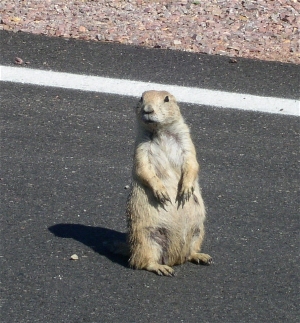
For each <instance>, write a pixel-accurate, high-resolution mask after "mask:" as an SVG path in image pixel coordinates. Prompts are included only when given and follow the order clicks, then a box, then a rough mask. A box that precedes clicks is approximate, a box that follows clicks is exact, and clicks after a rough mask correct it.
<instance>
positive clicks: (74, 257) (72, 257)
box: [70, 253, 78, 260]
mask: <svg viewBox="0 0 300 323" xmlns="http://www.w3.org/2000/svg"><path fill="white" fill-rule="evenodd" d="M70 259H71V260H78V256H77V255H76V254H75V253H74V255H72V256H71V257H70Z"/></svg>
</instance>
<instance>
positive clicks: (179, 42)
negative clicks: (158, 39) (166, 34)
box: [173, 39, 181, 45]
mask: <svg viewBox="0 0 300 323" xmlns="http://www.w3.org/2000/svg"><path fill="white" fill-rule="evenodd" d="M173 44H174V45H181V41H180V40H178V39H175V40H174V41H173Z"/></svg>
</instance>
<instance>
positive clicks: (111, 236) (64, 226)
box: [48, 223, 128, 267]
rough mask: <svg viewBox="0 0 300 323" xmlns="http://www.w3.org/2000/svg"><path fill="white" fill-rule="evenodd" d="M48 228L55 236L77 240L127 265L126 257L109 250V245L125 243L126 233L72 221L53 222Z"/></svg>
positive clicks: (122, 264) (114, 260) (112, 259)
mask: <svg viewBox="0 0 300 323" xmlns="http://www.w3.org/2000/svg"><path fill="white" fill-rule="evenodd" d="M48 229H49V231H50V232H51V233H53V234H54V235H55V236H56V237H60V238H69V239H74V240H77V241H79V242H81V243H83V244H84V245H86V246H88V247H90V248H91V249H93V250H94V251H95V252H98V253H99V254H100V255H103V256H105V257H107V258H108V259H110V260H111V261H113V262H116V263H118V264H120V265H121V266H124V267H128V257H125V256H122V255H117V254H115V253H113V252H111V249H112V248H111V246H114V245H115V244H118V243H122V244H125V243H126V233H123V232H118V231H115V230H111V229H107V228H101V227H91V226H86V225H82V224H72V223H60V224H55V225H53V226H51V227H49V228H48Z"/></svg>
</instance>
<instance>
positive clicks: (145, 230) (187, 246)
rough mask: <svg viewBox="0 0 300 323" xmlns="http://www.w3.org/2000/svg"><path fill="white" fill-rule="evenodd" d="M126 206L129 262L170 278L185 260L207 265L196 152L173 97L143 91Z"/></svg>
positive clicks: (133, 265)
mask: <svg viewBox="0 0 300 323" xmlns="http://www.w3.org/2000/svg"><path fill="white" fill-rule="evenodd" d="M136 116H137V121H138V134H137V139H136V145H135V155H134V167H133V183H132V190H131V193H130V195H129V198H128V204H127V212H126V213H127V222H128V243H129V247H130V259H129V263H130V265H131V266H132V267H134V268H137V269H146V270H149V271H153V272H155V273H157V274H159V275H166V276H171V275H173V273H174V270H173V269H172V268H171V266H174V265H178V264H182V263H184V262H186V261H193V262H196V263H200V262H202V263H205V264H210V263H211V257H210V256H209V255H207V254H203V253H199V251H200V247H201V244H202V241H203V237H204V225H203V222H204V219H205V208H204V203H203V200H202V196H201V192H200V188H199V184H198V172H199V165H198V162H197V159H196V151H195V147H194V144H193V142H192V140H191V137H190V131H189V128H188V126H187V125H186V124H185V122H184V120H183V118H182V116H181V113H180V110H179V107H178V105H177V103H176V100H175V98H174V96H173V95H171V94H170V93H168V92H165V91H147V92H144V93H143V96H142V98H141V100H140V101H139V103H138V106H137V108H136Z"/></svg>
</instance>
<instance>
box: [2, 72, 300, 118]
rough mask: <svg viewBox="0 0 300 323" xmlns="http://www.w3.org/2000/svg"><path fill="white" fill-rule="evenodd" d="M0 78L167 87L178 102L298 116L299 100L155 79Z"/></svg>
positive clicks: (126, 90)
mask: <svg viewBox="0 0 300 323" xmlns="http://www.w3.org/2000/svg"><path fill="white" fill-rule="evenodd" d="M0 81H4V82H15V83H24V84H34V85H40V86H50V87H58V88H66V89H73V90H81V91H92V92H100V93H109V94H117V95H125V96H134V97H140V96H141V94H142V93H143V92H144V91H147V90H166V91H168V92H170V93H172V94H174V95H175V97H176V98H177V100H178V101H179V102H185V103H192V104H200V105H208V106H213V107H222V108H232V109H242V110H252V111H260V112H268V113H278V114H286V115H295V116H299V112H300V101H299V100H292V99H283V98H275V97H263V96H256V95H250V94H240V93H231V92H222V91H215V90H206V89H200V88H195V87H184V86H177V85H167V84H158V83H150V82H149V83H147V82H139V81H131V80H122V79H112V78H106V77H99V76H89V75H79V74H71V73H61V72H53V71H44V70H35V69H30V68H23V67H10V66H0Z"/></svg>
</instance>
